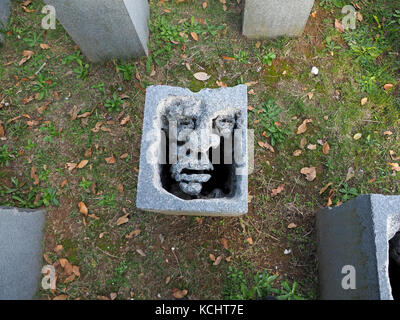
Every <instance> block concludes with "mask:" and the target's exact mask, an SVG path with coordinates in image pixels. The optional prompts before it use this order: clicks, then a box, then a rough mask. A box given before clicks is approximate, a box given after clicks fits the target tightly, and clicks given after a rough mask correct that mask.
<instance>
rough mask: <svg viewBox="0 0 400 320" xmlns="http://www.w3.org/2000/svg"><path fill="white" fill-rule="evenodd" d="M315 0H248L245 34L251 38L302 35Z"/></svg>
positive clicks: (244, 19) (244, 20) (245, 9)
mask: <svg viewBox="0 0 400 320" xmlns="http://www.w3.org/2000/svg"><path fill="white" fill-rule="evenodd" d="M313 4H314V0H246V2H245V7H244V15H243V35H245V36H246V37H248V38H251V39H257V38H260V39H261V38H275V37H279V36H285V35H286V36H300V35H301V34H302V32H303V30H304V27H305V26H306V23H307V19H308V16H309V15H310V12H311V9H312V7H313Z"/></svg>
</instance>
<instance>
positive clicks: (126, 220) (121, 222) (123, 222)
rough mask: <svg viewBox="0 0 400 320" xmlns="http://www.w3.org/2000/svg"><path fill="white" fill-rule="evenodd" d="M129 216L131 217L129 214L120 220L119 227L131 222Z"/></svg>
mask: <svg viewBox="0 0 400 320" xmlns="http://www.w3.org/2000/svg"><path fill="white" fill-rule="evenodd" d="M128 216H129V213H127V214H125V215H123V216H122V217H120V218H118V220H117V226H120V225H122V224H125V223H127V222H129V218H128Z"/></svg>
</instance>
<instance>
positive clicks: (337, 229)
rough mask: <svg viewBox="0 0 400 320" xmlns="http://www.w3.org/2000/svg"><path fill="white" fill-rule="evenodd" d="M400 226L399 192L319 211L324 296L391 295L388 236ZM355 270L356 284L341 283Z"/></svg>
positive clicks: (364, 197)
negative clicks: (351, 286)
mask: <svg viewBox="0 0 400 320" xmlns="http://www.w3.org/2000/svg"><path fill="white" fill-rule="evenodd" d="M399 230H400V196H383V195H377V194H372V195H361V196H358V197H357V198H356V199H353V200H351V201H348V202H346V203H345V204H344V205H341V206H340V207H336V208H326V209H323V210H320V211H319V212H318V213H317V241H318V258H319V267H318V268H319V278H320V279H319V281H320V298H321V299H328V300H330V299H340V300H359V299H362V300H391V299H393V296H392V288H391V285H390V281H389V273H388V270H389V253H388V252H389V245H388V241H389V240H390V239H391V238H393V236H394V235H395V234H396V232H398V231H399ZM345 265H352V266H354V267H355V270H356V289H354V290H352V289H348V290H344V289H343V288H342V286H341V283H342V279H343V277H344V276H345V274H342V273H341V271H342V268H343V266H345Z"/></svg>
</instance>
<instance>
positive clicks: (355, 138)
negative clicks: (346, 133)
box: [353, 133, 362, 140]
mask: <svg viewBox="0 0 400 320" xmlns="http://www.w3.org/2000/svg"><path fill="white" fill-rule="evenodd" d="M361 137H362V134H361V133H356V134H355V135H354V136H353V139H354V140H359V139H360V138H361Z"/></svg>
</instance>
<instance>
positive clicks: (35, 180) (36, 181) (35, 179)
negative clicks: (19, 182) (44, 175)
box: [31, 166, 39, 186]
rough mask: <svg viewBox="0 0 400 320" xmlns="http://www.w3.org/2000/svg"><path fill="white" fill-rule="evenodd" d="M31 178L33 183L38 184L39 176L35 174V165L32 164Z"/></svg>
mask: <svg viewBox="0 0 400 320" xmlns="http://www.w3.org/2000/svg"><path fill="white" fill-rule="evenodd" d="M31 178H32V179H33V180H34V182H33V184H34V185H35V186H36V185H38V184H39V176H38V174H37V170H36V167H35V166H32V169H31Z"/></svg>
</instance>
